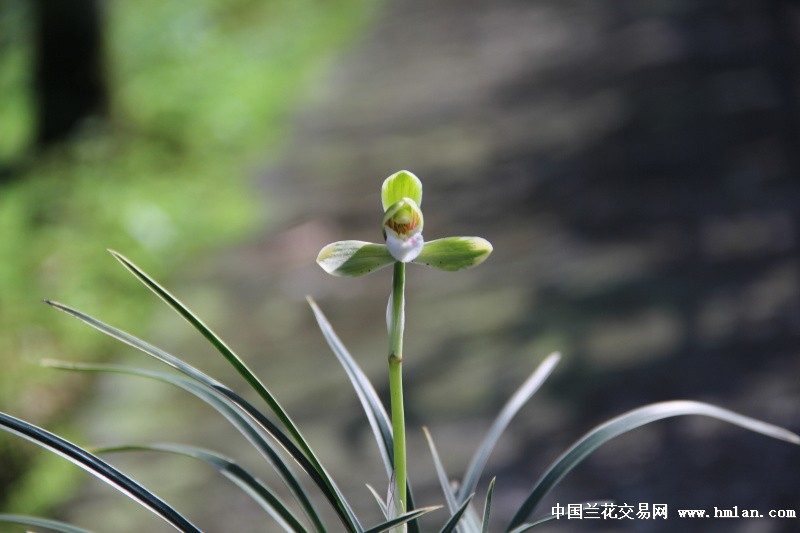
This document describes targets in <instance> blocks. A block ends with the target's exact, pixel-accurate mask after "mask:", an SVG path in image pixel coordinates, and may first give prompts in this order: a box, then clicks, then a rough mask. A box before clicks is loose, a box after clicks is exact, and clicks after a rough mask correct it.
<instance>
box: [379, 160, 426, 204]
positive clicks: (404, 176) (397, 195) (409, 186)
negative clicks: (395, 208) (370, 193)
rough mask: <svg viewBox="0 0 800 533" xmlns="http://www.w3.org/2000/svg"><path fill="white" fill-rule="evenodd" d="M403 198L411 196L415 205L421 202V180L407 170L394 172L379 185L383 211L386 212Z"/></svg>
mask: <svg viewBox="0 0 800 533" xmlns="http://www.w3.org/2000/svg"><path fill="white" fill-rule="evenodd" d="M403 198H411V199H412V200H414V202H416V204H417V206H419V205H421V204H422V182H421V181H419V178H418V177H416V176H415V175H414V174H412V173H411V172H409V171H407V170H401V171H400V172H395V173H394V174H392V175H391V176H389V177H388V178H386V179H385V180H384V181H383V186H382V187H381V201H382V202H383V211H384V212H386V210H387V209H389V207H391V206H392V205H393V204H396V203H397V202H399V201H400V200H402V199H403Z"/></svg>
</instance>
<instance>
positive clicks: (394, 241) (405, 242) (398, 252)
mask: <svg viewBox="0 0 800 533" xmlns="http://www.w3.org/2000/svg"><path fill="white" fill-rule="evenodd" d="M424 244H425V239H423V237H422V233H417V234H416V235H413V236H411V237H409V238H407V239H406V238H403V237H399V236H398V235H397V234H396V233H395V232H394V231H392V230H391V229H388V228H387V230H386V247H387V248H389V253H390V254H392V257H394V258H395V259H397V260H398V261H400V262H401V263H409V262H411V261H413V260H414V259H415V258H416V257H417V256H418V255H419V254H420V252H421V251H422V248H423V245H424Z"/></svg>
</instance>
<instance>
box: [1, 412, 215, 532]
mask: <svg viewBox="0 0 800 533" xmlns="http://www.w3.org/2000/svg"><path fill="white" fill-rule="evenodd" d="M0 428H1V429H4V430H5V431H8V432H9V433H13V434H15V435H17V436H19V437H22V438H24V439H26V440H29V441H30V442H33V443H35V444H38V445H39V446H41V447H43V448H46V449H47V450H49V451H51V452H53V453H55V454H56V455H60V456H61V457H63V458H64V459H67V460H68V461H70V462H72V463H73V464H75V465H77V466H79V467H81V468H83V469H84V470H86V471H87V472H89V473H91V474H92V475H94V476H95V477H97V478H98V479H100V480H102V481H105V482H106V483H108V484H109V485H111V486H112V487H114V488H115V489H117V490H118V491H120V492H122V493H123V494H125V495H126V496H128V497H129V498H130V499H132V500H134V501H136V502H138V503H139V504H140V505H142V506H143V507H145V508H146V509H149V510H150V511H152V512H153V514H155V515H157V516H159V517H161V518H162V519H163V520H165V521H166V522H168V523H169V524H170V525H171V526H172V527H174V528H175V529H177V530H178V531H182V532H184V533H201V532H200V530H199V529H197V527H195V525H194V524H192V523H191V522H189V521H188V520H186V518H184V517H183V516H182V515H181V514H180V513H178V511H176V510H175V509H173V508H172V507H170V506H169V505H168V504H167V503H166V502H164V501H163V500H162V499H160V498H159V497H158V496H156V495H155V494H153V493H152V492H150V491H149V490H147V489H146V488H144V487H143V486H141V485H140V484H138V483H137V482H136V481H134V480H133V479H131V478H129V477H128V476H126V475H125V474H123V473H122V472H120V471H119V470H117V469H116V468H114V467H113V466H111V465H110V464H108V463H106V462H105V461H103V460H102V459H100V458H99V457H96V456H94V455H92V454H91V453H89V452H87V451H86V450H84V449H83V448H81V447H79V446H76V445H75V444H73V443H71V442H69V441H67V440H65V439H63V438H61V437H59V436H58V435H54V434H53V433H50V432H49V431H45V430H44V429H42V428H39V427H37V426H34V425H33V424H31V423H29V422H25V421H24V420H20V419H18V418H14V417H13V416H10V415H7V414H5V413H0Z"/></svg>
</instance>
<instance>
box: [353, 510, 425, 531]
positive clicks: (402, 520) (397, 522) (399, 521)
mask: <svg viewBox="0 0 800 533" xmlns="http://www.w3.org/2000/svg"><path fill="white" fill-rule="evenodd" d="M437 509H441V506H439V505H436V506H433V507H422V508H420V509H415V510H413V511H409V512H407V513H405V514H402V515H400V516H398V517H397V518H392V519H391V520H387V521H386V522H383V523H382V524H378V525H377V526H375V527H371V528H369V529H368V530H366V531H365V532H364V533H381V532H382V531H388V530H390V529H392V528H393V527H397V526H401V525H403V524H406V523H413V522H411V521H412V520H414V519H415V518H419V517H420V516H422V515H424V514H427V513H430V512H431V511H435V510H437Z"/></svg>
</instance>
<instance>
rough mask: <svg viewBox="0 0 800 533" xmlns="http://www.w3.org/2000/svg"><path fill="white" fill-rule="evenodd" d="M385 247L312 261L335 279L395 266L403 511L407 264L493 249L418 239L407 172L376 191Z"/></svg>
mask: <svg viewBox="0 0 800 533" xmlns="http://www.w3.org/2000/svg"><path fill="white" fill-rule="evenodd" d="M381 201H382V203H383V211H384V214H383V222H382V232H383V238H384V241H385V244H376V243H370V242H365V241H338V242H334V243H331V244H329V245H327V246H325V247H324V248H323V249H322V250H321V251H320V253H319V256H318V257H317V263H319V265H320V266H321V267H322V268H323V269H324V270H325V271H326V272H328V273H329V274H333V275H334V276H362V275H364V274H368V273H370V272H373V271H375V270H378V269H381V268H383V267H386V266H389V265H394V272H393V280H392V292H391V295H390V297H389V305H388V307H387V310H386V323H387V327H388V330H389V395H390V398H391V413H392V434H393V439H394V465H393V467H394V477H395V484H396V485H395V502H396V507H397V509H396V510H397V512H398V514H399V513H402V512H405V510H406V482H407V478H406V439H405V416H404V410H403V329H404V325H405V295H404V292H405V275H406V263H418V264H423V265H427V266H432V267H435V268H438V269H440V270H447V271H455V270H463V269H465V268H469V267H473V266H475V265H478V264H480V263H482V262H483V261H484V260H485V259H486V258H487V257H488V256H489V254H490V253H491V252H492V245H491V244H490V243H489V241H487V240H486V239H482V238H480V237H445V238H443V239H436V240H432V241H429V242H425V239H424V238H423V236H422V229H423V227H424V217H423V215H422V209H421V208H420V205H421V204H422V183H421V182H420V180H419V178H417V177H416V176H415V175H414V174H412V173H411V172H408V171H405V170H401V171H400V172H397V173H395V174H392V175H391V176H389V177H388V178H386V180H385V181H384V182H383V186H382V187H381Z"/></svg>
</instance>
